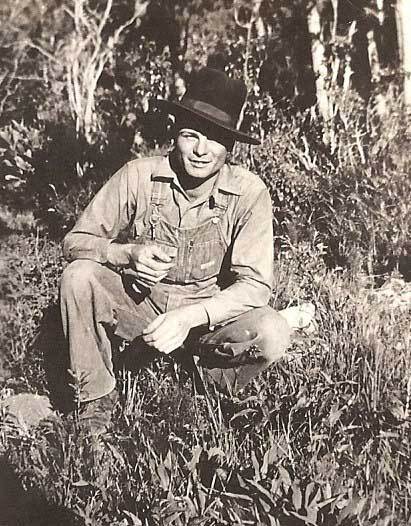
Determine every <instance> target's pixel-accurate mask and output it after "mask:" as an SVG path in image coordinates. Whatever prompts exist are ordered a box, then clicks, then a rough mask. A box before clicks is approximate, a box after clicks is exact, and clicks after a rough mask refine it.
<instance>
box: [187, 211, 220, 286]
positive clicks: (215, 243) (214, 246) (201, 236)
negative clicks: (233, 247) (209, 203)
mask: <svg viewBox="0 0 411 526" xmlns="http://www.w3.org/2000/svg"><path fill="white" fill-rule="evenodd" d="M180 246H181V249H182V252H183V260H184V261H183V267H184V283H192V282H197V283H198V282H201V281H204V280H209V279H211V278H213V277H217V276H218V275H219V273H220V271H221V266H222V263H223V259H224V256H225V254H226V252H227V244H226V242H225V239H224V236H223V233H222V231H221V220H220V218H219V217H213V218H212V219H211V220H210V221H208V222H207V223H205V224H203V225H200V226H199V227H197V228H195V229H187V230H183V231H182V236H181V245H180Z"/></svg>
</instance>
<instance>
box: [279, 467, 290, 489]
mask: <svg viewBox="0 0 411 526" xmlns="http://www.w3.org/2000/svg"><path fill="white" fill-rule="evenodd" d="M278 473H279V475H280V479H281V481H282V483H283V486H284V487H285V488H286V490H288V488H289V487H290V486H291V484H292V481H291V477H290V474H289V473H288V471H287V470H286V469H285V468H283V466H278Z"/></svg>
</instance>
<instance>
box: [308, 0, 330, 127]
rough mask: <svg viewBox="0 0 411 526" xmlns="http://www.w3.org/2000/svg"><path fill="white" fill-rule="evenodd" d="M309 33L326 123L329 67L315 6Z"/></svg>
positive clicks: (318, 95) (309, 15)
mask: <svg viewBox="0 0 411 526" xmlns="http://www.w3.org/2000/svg"><path fill="white" fill-rule="evenodd" d="M307 24H308V31H309V33H310V35H311V55H312V61H313V70H314V75H315V79H316V80H315V86H316V93H317V103H318V109H319V111H320V114H321V116H322V117H323V119H324V121H325V122H327V121H328V119H329V116H330V103H329V100H328V93H327V77H328V67H327V59H326V57H325V46H324V42H323V41H322V38H321V33H322V32H321V18H320V13H319V12H318V9H317V7H316V6H315V5H314V6H313V7H312V9H311V10H310V12H309V13H308V17H307Z"/></svg>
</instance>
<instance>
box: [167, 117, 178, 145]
mask: <svg viewBox="0 0 411 526" xmlns="http://www.w3.org/2000/svg"><path fill="white" fill-rule="evenodd" d="M166 126H167V137H168V138H169V139H172V140H174V139H175V138H176V134H177V126H176V119H175V117H174V115H169V116H168V118H167V124H166Z"/></svg>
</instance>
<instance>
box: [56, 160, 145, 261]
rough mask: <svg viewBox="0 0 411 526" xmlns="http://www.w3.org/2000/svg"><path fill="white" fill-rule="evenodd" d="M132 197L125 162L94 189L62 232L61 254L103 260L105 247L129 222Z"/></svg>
mask: <svg viewBox="0 0 411 526" xmlns="http://www.w3.org/2000/svg"><path fill="white" fill-rule="evenodd" d="M135 197H136V196H135V195H133V191H132V188H131V185H130V174H129V170H128V165H125V166H123V167H122V168H120V170H118V172H116V173H115V174H114V175H113V176H112V177H111V178H110V179H109V180H108V181H107V183H105V185H104V186H103V187H102V188H101V189H100V190H99V191H98V192H97V194H96V195H95V197H94V199H93V200H92V201H91V202H90V204H89V205H88V206H87V208H86V209H85V210H84V212H83V214H82V215H81V217H80V218H79V220H78V221H77V223H76V224H75V225H74V228H73V229H72V230H71V231H70V232H69V233H68V234H67V235H66V237H65V239H64V243H63V253H64V256H65V258H66V259H67V260H68V261H73V260H75V259H91V260H92V261H96V262H97V263H103V264H104V263H107V248H108V246H109V244H110V243H111V242H112V241H113V240H115V239H116V238H117V237H118V235H119V233H120V232H121V231H122V230H124V229H125V228H127V227H128V226H129V225H130V222H131V220H132V218H133V216H134V214H135V207H136V198H135Z"/></svg>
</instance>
